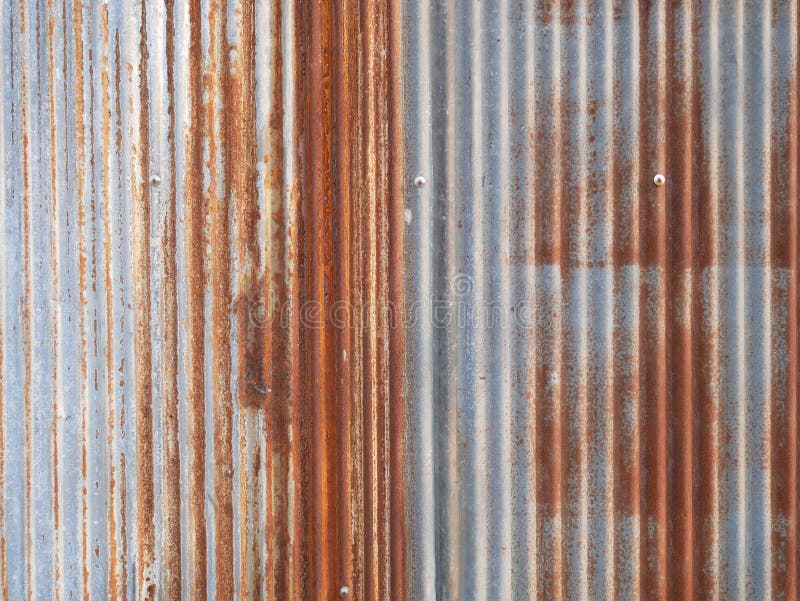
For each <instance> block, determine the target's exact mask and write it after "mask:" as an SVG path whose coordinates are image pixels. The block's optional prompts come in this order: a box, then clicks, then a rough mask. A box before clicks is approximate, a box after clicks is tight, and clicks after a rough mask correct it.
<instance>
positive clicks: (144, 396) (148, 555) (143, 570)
mask: <svg viewBox="0 0 800 601" xmlns="http://www.w3.org/2000/svg"><path fill="white" fill-rule="evenodd" d="M140 18H141V22H140V29H139V53H140V58H139V102H140V114H139V131H138V134H139V138H138V143H139V155H138V161H139V165H138V167H139V169H140V174H139V181H138V182H135V185H136V186H138V195H137V199H136V201H135V203H134V210H133V254H134V256H133V278H134V303H135V306H136V309H137V310H136V312H135V315H136V318H135V322H136V323H135V327H136V334H135V343H134V344H135V348H136V375H135V379H136V479H137V487H136V507H137V516H138V521H137V555H138V565H137V574H136V578H137V579H138V583H139V586H138V588H139V590H140V593H141V595H142V599H148V600H149V599H154V598H155V594H156V582H155V580H154V578H155V574H153V573H152V570H153V569H154V567H155V530H154V529H155V524H154V517H155V501H154V483H153V478H154V474H153V411H152V404H153V397H152V394H153V392H152V382H151V379H150V372H151V369H152V343H151V340H150V317H151V310H150V263H151V262H150V243H149V240H150V153H149V148H150V108H149V88H148V78H147V63H148V58H149V56H148V49H147V13H146V3H145V2H142V9H141V17H140Z"/></svg>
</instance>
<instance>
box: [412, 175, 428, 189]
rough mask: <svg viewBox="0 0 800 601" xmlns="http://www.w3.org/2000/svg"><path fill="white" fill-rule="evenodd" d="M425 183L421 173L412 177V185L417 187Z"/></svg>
mask: <svg viewBox="0 0 800 601" xmlns="http://www.w3.org/2000/svg"><path fill="white" fill-rule="evenodd" d="M426 183H427V180H426V179H425V178H424V177H422V176H421V175H418V176H417V177H415V178H414V185H415V186H416V187H417V188H422V187H423V186H424V185H425V184H426Z"/></svg>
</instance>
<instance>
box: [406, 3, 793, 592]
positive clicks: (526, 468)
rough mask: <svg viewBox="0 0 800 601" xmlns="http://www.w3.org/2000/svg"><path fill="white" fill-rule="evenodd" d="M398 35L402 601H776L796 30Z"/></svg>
mask: <svg viewBox="0 0 800 601" xmlns="http://www.w3.org/2000/svg"><path fill="white" fill-rule="evenodd" d="M404 15H405V16H404V21H403V32H404V35H405V39H404V52H405V62H404V84H405V85H404V104H403V118H404V131H405V133H406V146H405V153H406V165H405V178H404V181H405V182H406V186H407V187H406V190H405V195H406V209H405V219H406V223H407V226H406V228H407V230H406V249H407V257H406V265H407V295H406V302H407V306H411V307H414V308H415V311H416V314H418V315H420V316H421V317H420V318H412V319H411V321H410V323H409V330H408V334H407V349H408V351H407V352H408V362H407V365H408V366H407V369H408V373H407V403H408V416H409V425H408V447H407V470H408V482H407V491H408V495H409V497H408V508H409V524H408V528H409V536H410V541H409V545H410V546H409V574H410V580H409V583H410V593H411V598H415V599H434V598H436V599H523V598H525V599H528V598H541V599H550V598H553V599H559V598H564V599H610V598H614V599H636V598H652V599H668V598H669V599H691V598H710V599H797V596H798V571H799V570H800V563H798V549H797V544H798V539H797V525H798V461H797V460H798V436H797V433H798V421H797V420H798V417H797V405H798V403H797V386H798V379H797V370H798V362H797V352H798V349H797V344H798V339H797V310H798V306H797V296H798V280H797V265H798V262H797V261H798V244H797V229H798V222H797V218H798V214H797V208H798V135H799V133H798V5H797V2H796V1H787V2H769V1H766V2H727V1H720V2H716V1H708V2H703V1H696V2H666V1H665V0H653V1H641V2H636V1H614V2H611V1H609V2H603V1H590V0H580V1H575V2H566V1H561V2H559V1H555V2H510V1H506V0H489V1H481V2H458V1H456V0H449V1H447V0H443V1H441V2H439V1H436V2H434V1H430V2H428V1H425V0H405V2H404ZM657 173H662V174H664V175H665V176H666V185H664V186H662V187H658V186H656V185H654V176H655V175H656V174H657ZM418 177H422V178H424V180H425V181H423V180H421V179H416V178H418ZM415 179H416V186H415V184H414V181H415Z"/></svg>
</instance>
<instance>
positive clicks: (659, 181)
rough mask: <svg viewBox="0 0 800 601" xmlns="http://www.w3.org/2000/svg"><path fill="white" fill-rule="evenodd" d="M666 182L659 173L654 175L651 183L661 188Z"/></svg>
mask: <svg viewBox="0 0 800 601" xmlns="http://www.w3.org/2000/svg"><path fill="white" fill-rule="evenodd" d="M666 181H667V178H666V177H664V176H663V175H662V174H661V173H656V176H655V177H654V178H653V183H654V184H655V185H656V186H663V185H664V184H665V183H666Z"/></svg>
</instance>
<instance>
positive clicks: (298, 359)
mask: <svg viewBox="0 0 800 601" xmlns="http://www.w3.org/2000/svg"><path fill="white" fill-rule="evenodd" d="M397 22H399V21H398V20H397V19H392V18H390V11H389V10H387V9H386V7H384V6H381V5H378V4H374V3H372V2H369V1H363V2H359V1H355V0H354V1H350V0H342V1H341V2H337V3H335V5H334V4H333V3H329V4H324V3H296V2H294V0H286V1H280V0H259V1H258V2H255V3H251V2H246V1H242V2H240V1H238V0H230V1H227V0H223V1H213V0H211V1H206V0H193V1H192V2H173V1H171V0H166V1H165V2H161V1H149V0H148V1H146V2H140V1H136V0H130V1H127V0H126V1H119V2H103V1H89V0H87V1H81V0H40V1H35V0H30V1H27V0H20V1H15V0H2V2H0V47H1V48H2V52H1V54H0V56H1V58H0V60H1V61H2V63H0V74H1V75H2V80H3V93H2V96H0V103H2V105H0V113H2V121H0V151H1V152H2V157H1V160H0V178H2V182H3V185H2V186H1V187H0V231H2V234H3V235H2V243H1V244H0V253H1V254H0V289H1V290H2V294H0V328H1V330H0V353H1V354H2V370H0V379H1V380H0V381H1V382H2V386H1V387H0V391H1V393H0V418H1V419H0V535H1V537H0V596H1V597H2V598H3V599H5V600H12V601H17V600H21V599H48V600H49V599H64V600H66V599H79V598H81V599H107V598H108V599H154V598H159V599H177V598H184V599H203V598H206V597H208V598H216V599H232V598H241V599H250V598H258V599H279V600H282V599H323V598H327V599H329V598H334V597H335V596H336V595H337V592H338V591H339V589H340V587H342V586H346V587H349V589H350V591H351V595H352V596H353V597H356V598H363V599H378V598H386V597H387V596H388V595H389V593H388V591H402V582H403V574H404V572H403V569H402V558H403V552H402V549H403V543H402V523H403V522H402V498H401V493H402V490H401V488H400V486H399V485H397V486H394V487H392V486H391V482H398V483H399V482H401V479H400V478H390V476H391V475H392V474H393V473H395V472H397V471H398V470H400V469H401V467H402V466H401V457H400V455H399V446H398V445H395V444H394V442H393V441H395V440H399V439H400V438H401V437H400V435H399V434H398V432H399V428H400V427H401V421H400V417H401V415H400V413H399V411H400V408H401V407H402V405H400V404H399V403H396V404H390V402H389V399H390V398H391V396H392V395H393V396H395V397H396V396H399V395H398V394H397V391H399V390H400V383H401V380H400V377H401V374H402V370H401V369H399V368H400V366H399V365H397V366H395V361H393V359H392V357H394V356H399V355H397V349H398V348H399V346H398V343H399V341H400V340H401V339H400V336H401V334H402V331H401V330H399V329H398V330H390V328H388V327H387V325H386V320H387V319H388V317H387V316H386V312H384V311H381V307H383V306H385V305H387V304H388V302H389V300H390V299H392V298H394V296H396V295H397V294H398V292H399V290H400V281H401V280H400V277H401V272H400V262H399V260H391V257H398V258H399V257H400V256H401V253H400V252H392V253H391V254H390V249H391V248H395V249H397V248H400V244H401V243H400V240H401V237H400V236H401V235H402V228H400V227H396V226H394V227H391V228H390V224H391V223H395V224H397V223H401V210H400V207H401V205H400V204H399V201H398V202H393V201H390V197H391V198H398V199H399V198H400V195H399V194H392V195H390V194H389V190H390V189H391V188H392V187H395V188H396V187H397V185H398V181H399V180H397V176H393V177H394V179H391V177H390V174H389V173H388V170H387V169H386V165H387V164H388V162H389V161H388V157H389V156H390V155H392V156H395V155H396V154H397V153H394V154H392V153H390V152H389V150H388V149H389V148H390V144H389V141H390V140H394V139H395V138H396V136H397V133H398V126H397V123H398V122H397V119H396V117H393V116H392V117H391V118H390V111H389V108H388V107H389V106H390V105H389V99H390V97H392V96H393V95H396V94H397V86H398V82H397V78H396V76H394V75H392V74H391V73H390V71H389V67H388V65H389V61H387V55H393V54H394V53H396V50H395V49H394V47H393V46H392V44H391V43H390V35H389V32H390V31H392V27H393V25H392V24H393V23H397ZM392 39H396V38H395V36H392ZM391 64H394V61H393V60H392V61H391ZM334 74H335V77H333V75H334ZM393 104H395V105H396V104H398V103H397V102H394V103H393ZM393 146H395V147H397V148H399V147H400V144H399V143H395V144H393ZM395 161H396V159H395ZM364 224H366V226H365V225H364ZM337 303H344V304H343V307H344V309H350V311H347V310H342V311H340V310H338V309H335V307H337V306H339V305H338V304H337ZM334 318H335V320H334ZM392 368H394V369H392ZM390 548H394V549H395V551H394V552H393V553H391V557H390ZM394 558H398V559H394Z"/></svg>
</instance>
